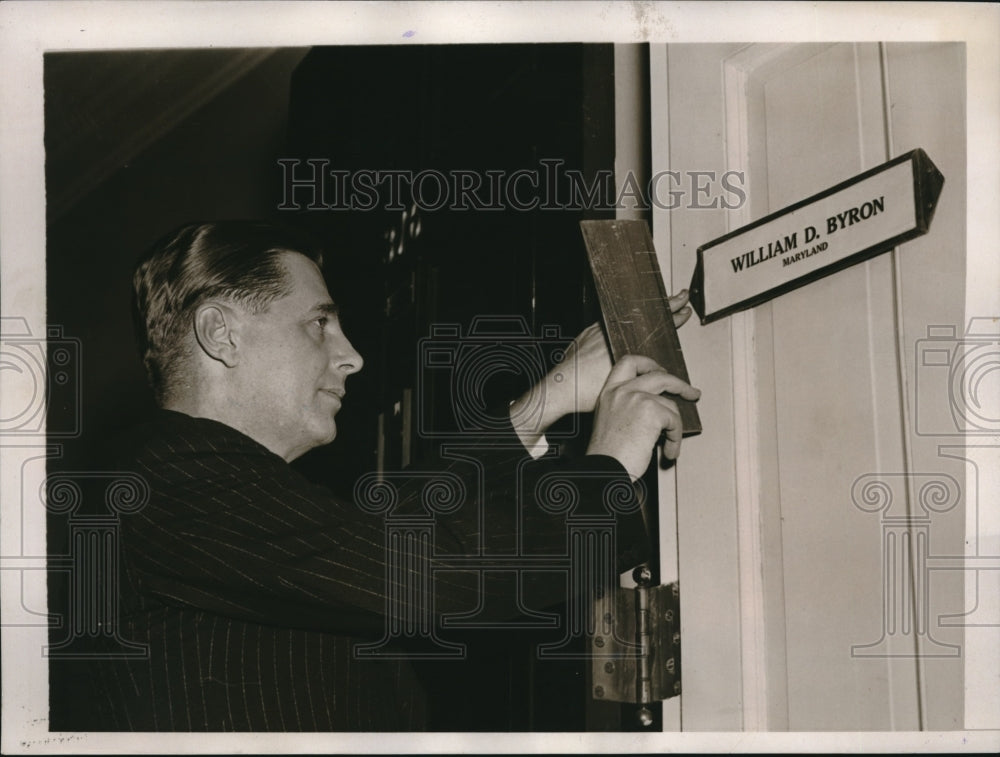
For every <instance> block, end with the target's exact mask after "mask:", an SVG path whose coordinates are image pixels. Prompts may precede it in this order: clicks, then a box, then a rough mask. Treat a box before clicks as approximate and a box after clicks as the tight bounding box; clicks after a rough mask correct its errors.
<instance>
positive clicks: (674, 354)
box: [580, 221, 701, 436]
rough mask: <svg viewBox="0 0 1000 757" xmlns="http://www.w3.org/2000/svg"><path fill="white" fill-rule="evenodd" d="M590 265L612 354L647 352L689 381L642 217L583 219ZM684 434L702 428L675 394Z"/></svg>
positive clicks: (689, 407)
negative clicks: (611, 219) (637, 219)
mask: <svg viewBox="0 0 1000 757" xmlns="http://www.w3.org/2000/svg"><path fill="white" fill-rule="evenodd" d="M580 229H581V231H582V232H583V239H584V242H585V243H586V245H587V256H588V257H589V259H590V268H591V270H592V271H593V273H594V282H595V283H596V284H597V295H598V297H599V298H600V301H601V312H602V313H603V315H604V327H605V330H606V333H607V335H608V341H609V342H610V344H611V355H612V357H613V358H614V359H615V360H618V359H620V358H621V357H622V356H623V355H629V354H632V355H646V356H647V357H650V358H652V359H653V360H655V361H656V362H658V363H659V364H660V365H662V366H663V367H664V368H666V369H667V370H668V371H670V373H672V374H674V375H675V376H679V377H680V378H682V379H684V381H689V379H688V372H687V366H686V365H685V364H684V353H683V352H682V351H681V343H680V339H678V337H677V329H676V328H674V318H673V314H672V313H671V312H670V303H669V302H668V301H667V293H666V291H665V290H664V287H663V278H662V277H661V276H660V266H659V263H658V262H657V260H656V251H655V250H654V249H653V239H652V237H651V236H650V233H649V226H648V224H647V223H646V222H645V221H581V222H580ZM674 399H675V400H676V401H677V406H678V408H679V409H680V413H681V420H682V421H683V422H684V436H693V435H695V434H700V433H701V419H700V418H699V417H698V409H697V407H696V406H695V404H694V403H693V402H689V401H688V400H685V399H681V398H680V397H674Z"/></svg>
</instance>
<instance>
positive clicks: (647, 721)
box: [637, 707, 653, 728]
mask: <svg viewBox="0 0 1000 757" xmlns="http://www.w3.org/2000/svg"><path fill="white" fill-rule="evenodd" d="M637 714H638V717H639V724H640V725H642V726H644V727H646V728H648V727H649V726H651V725H653V713H652V712H650V711H649V708H648V707H643V708H641V709H640V710H639V712H638V713H637Z"/></svg>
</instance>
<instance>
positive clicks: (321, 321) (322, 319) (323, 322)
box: [315, 315, 330, 331]
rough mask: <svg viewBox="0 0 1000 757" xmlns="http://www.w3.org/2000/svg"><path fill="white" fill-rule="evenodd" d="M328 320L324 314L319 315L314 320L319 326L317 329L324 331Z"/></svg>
mask: <svg viewBox="0 0 1000 757" xmlns="http://www.w3.org/2000/svg"><path fill="white" fill-rule="evenodd" d="M329 322H330V319H329V318H327V317H326V316H325V315H321V316H320V317H319V318H317V319H316V321H315V323H316V324H317V325H318V326H319V330H320V331H326V324H328V323H329Z"/></svg>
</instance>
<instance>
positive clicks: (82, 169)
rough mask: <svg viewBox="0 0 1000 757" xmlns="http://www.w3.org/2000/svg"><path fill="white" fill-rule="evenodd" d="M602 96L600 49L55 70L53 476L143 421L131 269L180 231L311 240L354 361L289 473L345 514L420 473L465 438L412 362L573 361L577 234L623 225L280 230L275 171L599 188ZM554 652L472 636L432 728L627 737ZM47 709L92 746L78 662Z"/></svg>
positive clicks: (64, 594)
mask: <svg viewBox="0 0 1000 757" xmlns="http://www.w3.org/2000/svg"><path fill="white" fill-rule="evenodd" d="M206 81H207V82H209V84H206ZM613 84H614V71H613V55H612V48H611V46H610V45H481V46H460V45H459V46H425V47H420V46H413V47H341V48H314V49H311V50H292V49H286V50H279V51H225V50H185V51H159V52H141V51H140V52H110V53H108V52H104V53H69V54H51V53H50V54H47V55H46V59H45V92H46V126H45V128H46V135H45V137H46V153H47V163H46V181H47V188H48V240H47V249H46V256H47V257H46V262H47V273H48V279H47V296H48V323H49V324H50V325H52V324H57V325H60V326H62V327H63V332H64V334H65V336H67V337H70V338H75V339H79V340H80V342H81V353H80V358H79V360H80V362H79V371H78V376H77V378H76V379H74V381H73V382H71V383H70V385H68V386H64V387H54V388H53V394H52V397H51V401H50V407H49V419H48V422H49V428H50V432H51V430H52V429H54V428H66V427H70V426H73V425H74V423H75V420H74V419H75V417H76V414H77V413H79V433H78V434H69V435H68V436H67V438H65V439H64V440H63V441H62V442H61V447H60V449H59V450H58V453H59V454H58V455H57V456H55V457H53V459H51V460H50V465H49V469H50V471H54V470H60V471H70V472H72V471H85V470H93V469H94V467H95V466H98V465H99V462H98V461H99V455H100V449H101V447H102V444H103V443H104V441H105V440H106V439H108V438H109V437H111V436H113V435H114V434H115V433H116V432H118V431H120V430H122V429H123V428H125V427H127V426H129V425H132V424H133V423H136V422H138V421H139V420H141V419H142V417H143V416H144V415H145V414H147V413H148V412H149V411H150V410H151V409H152V407H153V404H152V398H151V395H150V393H149V391H148V389H147V388H146V384H145V377H144V375H143V373H142V369H141V365H140V361H139V359H138V357H137V354H136V351H135V347H134V336H133V332H132V324H131V320H130V316H129V312H130V304H129V303H130V278H131V270H132V267H133V265H134V262H135V260H136V259H137V258H138V256H139V255H140V254H141V253H142V252H143V251H144V250H145V249H146V248H147V247H148V246H149V245H150V244H151V243H152V242H154V241H155V240H156V239H157V238H158V237H160V236H161V235H162V234H163V233H165V232H166V231H168V230H170V229H171V228H174V227H176V226H178V225H180V224H183V223H187V222H190V221H194V220H213V219H221V218H262V219H271V220H276V221H281V222H284V223H289V224H293V225H300V226H304V227H306V228H309V229H311V230H312V231H313V232H315V233H316V234H317V236H319V237H320V239H321V240H322V241H323V242H324V243H325V244H326V246H327V249H328V250H329V254H328V255H327V259H326V266H325V273H326V277H327V280H328V284H329V286H330V288H331V292H332V293H333V295H334V298H335V299H337V300H338V302H339V303H340V304H341V307H342V322H343V324H344V328H345V331H346V333H347V334H348V336H349V337H350V338H351V340H352V341H353V342H354V344H355V346H356V347H357V348H358V350H359V351H360V352H361V354H362V355H363V356H364V358H365V369H364V372H363V373H362V374H361V376H359V377H357V378H353V379H352V380H351V381H350V382H349V383H348V390H349V399H348V401H347V403H346V404H345V407H344V409H343V411H342V412H341V413H340V414H339V415H338V427H339V434H338V438H337V440H335V442H334V443H333V444H332V445H330V446H328V447H324V448H320V449H317V450H314V451H313V452H311V453H309V454H308V455H306V456H305V457H303V458H302V459H301V460H299V461H296V465H297V467H299V468H300V469H302V470H303V472H305V473H306V474H307V475H309V476H311V477H313V478H315V479H317V480H321V481H323V482H324V483H327V484H328V485H330V486H331V487H332V488H334V489H335V490H338V491H341V492H343V493H345V494H348V495H349V494H350V491H351V487H352V484H353V481H354V480H355V479H356V478H357V476H359V475H361V474H363V473H367V472H369V471H372V470H374V469H375V468H376V466H377V465H378V464H379V463H381V464H383V465H384V466H385V467H387V468H390V469H391V468H394V467H398V466H400V465H404V464H412V465H415V466H419V464H420V461H421V459H422V458H423V457H424V455H426V454H427V452H428V450H429V449H430V447H429V445H433V444H434V443H435V440H434V439H432V438H428V437H427V436H426V435H422V434H420V433H418V432H420V431H423V430H427V428H428V427H432V428H434V429H441V430H447V429H448V428H449V427H453V426H454V425H455V421H454V417H455V416H454V409H453V407H452V406H453V402H452V400H453V396H452V395H453V392H452V390H451V385H450V383H449V381H450V376H449V375H448V372H447V371H446V370H433V371H431V370H423V369H422V368H421V363H420V360H419V354H420V353H419V352H418V349H417V346H418V340H420V339H421V338H426V337H428V336H429V335H430V334H431V329H432V326H433V325H434V324H455V325H457V326H458V327H459V329H460V330H461V333H462V334H463V335H466V336H467V335H468V328H469V325H470V322H471V319H472V318H473V317H474V316H484V315H487V316H498V315H503V316H520V317H522V318H523V319H524V323H525V324H526V328H527V330H528V332H529V335H530V336H533V337H539V336H541V335H542V333H543V327H548V326H552V327H555V331H556V333H557V334H558V335H559V336H558V337H556V338H552V337H549V339H548V341H549V342H558V343H560V344H562V343H565V341H567V340H568V339H569V338H570V337H572V336H573V335H575V334H576V333H578V332H579V331H580V330H581V329H582V328H583V327H584V326H586V325H587V324H589V323H591V322H593V321H594V320H597V319H598V318H599V311H598V308H597V305H596V300H595V296H594V293H593V284H592V281H591V280H590V275H589V270H588V267H587V263H586V256H585V252H584V247H583V243H582V238H581V236H580V233H579V229H578V225H577V224H578V221H579V220H581V219H583V218H585V217H586V218H594V217H613V214H609V213H608V212H607V211H604V212H598V211H586V210H584V209H579V208H577V209H568V210H560V211H554V210H548V211H545V210H535V211H530V212H518V211H514V210H510V209H508V210H503V211H479V212H476V211H465V212H461V211H454V212H449V211H448V210H447V209H443V210H440V211H433V212H419V211H418V214H417V215H419V222H420V232H419V234H417V235H413V233H412V232H413V231H414V229H415V227H414V226H413V222H414V218H413V217H412V215H408V216H407V218H405V219H404V218H403V217H402V215H401V213H400V212H399V211H394V212H390V211H385V210H379V209H376V210H373V211H369V212H364V213H358V212H355V213H348V212H345V211H342V210H340V211H334V210H311V211H310V210H305V209H303V210H284V211H282V210H279V209H278V206H279V204H280V203H281V202H282V195H283V190H284V187H283V185H282V182H283V172H282V170H281V167H280V166H279V165H278V163H277V161H278V159H279V158H300V159H308V158H326V159H329V161H330V165H331V167H335V168H339V169H348V170H356V169H362V168H370V169H377V170H386V169H408V170H412V171H419V170H422V169H428V168H433V169H438V170H442V171H448V170H453V169H463V170H475V171H485V170H488V169H489V170H504V171H507V172H512V171H513V170H515V169H517V168H527V169H530V170H534V171H538V170H540V169H541V166H540V163H539V161H540V160H541V159H542V158H553V159H561V160H563V161H565V167H566V168H576V169H580V170H581V171H583V172H584V174H585V175H586V176H592V175H593V173H594V172H595V171H597V170H599V169H613V167H614V128H613V114H614V93H613ZM209 85H211V86H209ZM307 203H308V197H303V199H302V204H303V205H305V204H307ZM408 232H410V233H409V234H408ZM401 239H402V240H403V241H404V242H405V244H404V246H403V249H400V245H399V240H401ZM390 251H391V252H392V254H391V255H390ZM503 339H504V340H507V341H511V340H513V341H516V337H515V336H507V337H504V338H503ZM529 379H530V377H529V376H527V375H525V374H523V373H520V374H519V373H517V372H516V371H500V372H498V373H497V375H496V377H495V380H491V381H490V382H489V383H488V384H487V389H488V392H487V394H488V398H489V399H490V400H491V401H502V400H503V399H504V398H513V397H514V396H516V393H517V392H518V391H520V390H522V389H524V388H526V386H527V382H528V380H529ZM418 408H419V409H420V411H421V412H422V413H423V414H424V415H422V416H420V418H419V419H418V418H417V417H416V416H415V413H416V410H417V409H418ZM418 420H419V422H418ZM575 428H576V427H575V426H572V424H570V425H569V426H567V429H566V431H567V432H569V431H572V430H573V429H575ZM586 430H587V429H586V428H585V424H584V427H581V428H580V431H579V433H578V434H576V435H573V434H570V435H569V437H568V438H567V440H566V441H567V442H568V443H570V444H572V443H573V442H574V440H576V441H577V442H578V441H579V440H580V439H581V438H586ZM85 507H88V505H85ZM48 528H49V531H48V534H49V550H50V555H58V554H65V553H66V552H67V550H68V549H69V547H68V544H67V534H68V527H67V518H66V516H65V515H61V516H50V517H49V524H48ZM49 586H50V602H49V604H50V612H53V613H57V614H58V613H60V611H61V610H62V611H63V612H65V609H66V607H67V603H68V601H69V600H68V592H69V590H68V584H67V580H66V575H65V574H64V573H61V572H58V571H53V572H52V573H51V574H50V581H49ZM68 632H69V631H68V629H67V628H65V627H63V628H55V629H53V631H52V633H51V637H52V639H53V641H54V642H56V641H59V640H65V637H66V634H67V633H68ZM557 638H558V636H555V637H554V636H552V634H551V633H550V634H549V636H548V637H546V636H545V635H544V634H541V635H540V634H539V632H531V633H528V632H517V633H511V632H509V631H506V632H503V633H497V632H481V633H479V634H478V636H476V638H475V639H473V640H472V642H471V643H470V658H469V660H468V661H467V662H466V663H463V664H462V665H460V666H455V665H454V664H452V665H451V666H450V667H449V668H448V669H447V670H445V671H443V672H442V670H435V671H433V672H432V674H431V675H430V677H429V678H428V680H429V682H430V684H431V686H432V688H434V689H436V693H437V694H438V696H437V697H435V702H437V703H439V704H438V705H437V706H436V707H434V708H432V714H433V717H434V721H433V723H432V726H433V727H435V728H440V729H447V730H499V731H504V730H584V729H594V728H620V727H624V726H623V725H622V722H621V716H622V711H621V708H618V707H617V706H614V705H606V704H604V705H603V706H599V705H598V704H595V703H594V702H593V701H592V700H591V699H590V697H589V686H588V685H587V682H586V676H587V673H586V670H585V665H584V663H582V662H579V663H577V662H572V663H570V662H549V661H546V662H540V661H538V660H535V659H534V655H533V653H532V650H533V649H534V646H535V645H536V644H537V643H538V642H539V641H553V640H556V639H557ZM73 641H74V644H77V646H78V648H80V649H84V648H85V647H86V644H87V639H74V640H73ZM50 687H51V688H50V692H51V693H50V703H51V713H50V727H51V728H52V729H53V730H78V729H79V730H86V729H87V714H86V713H87V709H86V706H85V705H86V680H85V677H84V676H83V674H82V672H81V669H80V666H79V664H78V663H76V662H73V661H68V660H61V659H58V658H55V659H52V660H50ZM626 720H627V718H626Z"/></svg>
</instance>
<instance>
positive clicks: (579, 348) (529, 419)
mask: <svg viewBox="0 0 1000 757" xmlns="http://www.w3.org/2000/svg"><path fill="white" fill-rule="evenodd" d="M669 302H670V312H671V313H673V316H674V326H675V327H677V328H680V327H681V326H683V325H684V324H685V323H686V322H687V320H688V319H689V318H690V317H691V313H692V310H691V308H690V306H688V304H687V303H688V292H687V290H686V289H684V290H681V291H680V292H678V293H677V294H675V295H674V296H673V297H671V298H669ZM610 373H611V353H610V352H609V351H608V345H607V342H606V341H605V339H604V332H603V331H602V329H601V325H600V324H599V323H593V324H591V325H590V326H588V327H587V328H585V329H584V330H583V331H581V332H580V334H579V335H578V336H577V337H576V339H574V340H573V342H572V343H571V344H570V346H569V347H568V348H567V349H566V354H565V356H564V357H563V359H562V360H561V361H560V362H559V363H557V364H556V365H555V366H553V368H552V369H551V370H550V371H549V372H548V373H547V374H546V375H545V377H544V378H543V379H542V380H541V381H540V382H539V383H538V384H536V385H535V386H534V387H532V389H531V390H530V391H529V392H527V393H526V394H523V395H522V396H521V397H519V398H518V399H517V400H516V401H515V402H514V403H513V404H512V405H511V408H510V417H511V421H512V423H513V426H514V430H515V431H516V432H517V434H518V436H519V437H520V438H521V441H522V443H523V444H524V446H525V447H526V448H528V449H532V448H533V447H534V446H535V445H536V444H537V443H538V442H539V440H540V439H541V437H542V436H543V435H544V434H545V432H546V431H547V430H548V428H549V426H551V425H552V424H553V423H555V422H556V421H558V420H559V419H560V418H562V417H563V416H565V415H568V414H570V413H591V412H593V411H594V409H595V407H596V406H597V398H598V396H599V395H600V393H601V390H602V389H603V388H604V384H605V382H606V381H607V379H608V375H609V374H610Z"/></svg>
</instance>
